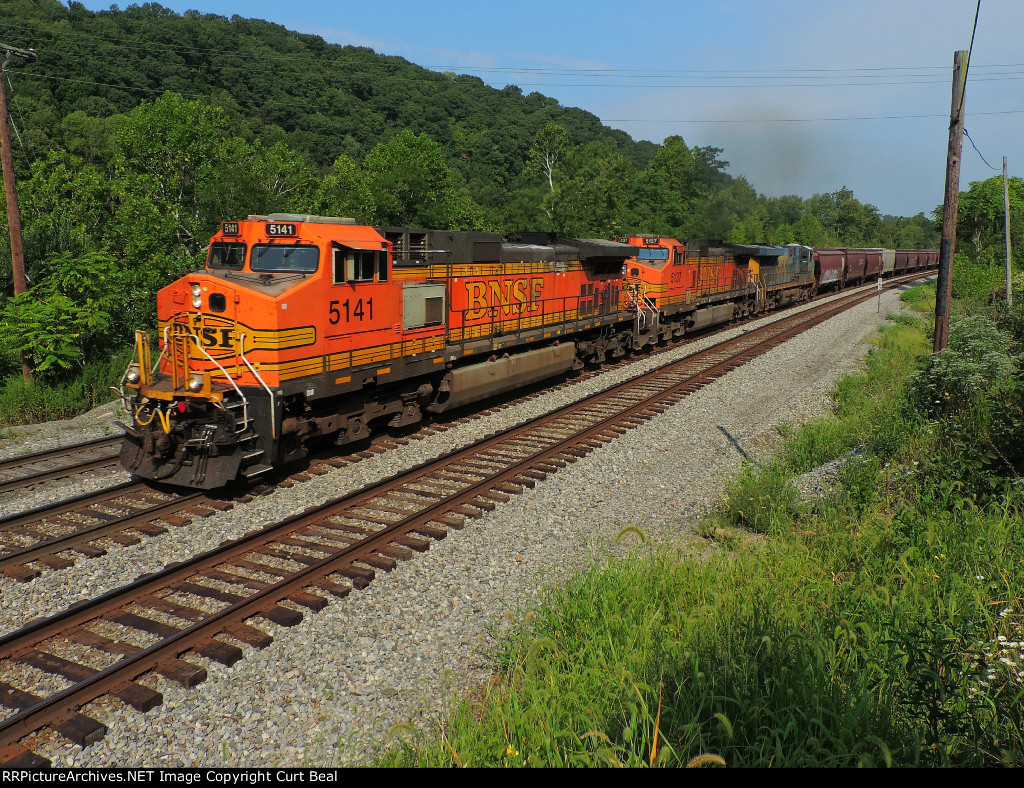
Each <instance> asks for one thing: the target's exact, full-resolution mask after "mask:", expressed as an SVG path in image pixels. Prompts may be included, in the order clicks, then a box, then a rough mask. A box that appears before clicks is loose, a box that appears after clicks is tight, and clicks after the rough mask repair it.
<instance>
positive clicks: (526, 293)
mask: <svg viewBox="0 0 1024 788" xmlns="http://www.w3.org/2000/svg"><path fill="white" fill-rule="evenodd" d="M543 292H544V280H543V279H541V278H540V277H534V278H530V277H522V278H520V279H502V280H500V281H494V282H466V295H467V296H468V297H469V307H468V309H467V310H466V320H479V319H480V318H482V317H484V316H485V315H486V314H487V313H488V310H491V309H501V313H502V315H505V316H508V315H519V314H522V313H523V312H533V311H534V310H537V309H540V308H541V307H540V304H539V303H538V301H540V298H541V295H542V294H543Z"/></svg>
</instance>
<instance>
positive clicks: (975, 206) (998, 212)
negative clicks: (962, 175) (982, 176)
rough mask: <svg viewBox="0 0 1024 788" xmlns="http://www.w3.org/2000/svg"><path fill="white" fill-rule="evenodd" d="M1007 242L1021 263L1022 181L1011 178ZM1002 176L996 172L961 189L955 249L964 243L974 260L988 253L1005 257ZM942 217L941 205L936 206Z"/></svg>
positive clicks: (1023, 240) (1023, 253)
mask: <svg viewBox="0 0 1024 788" xmlns="http://www.w3.org/2000/svg"><path fill="white" fill-rule="evenodd" d="M1007 186H1008V191H1009V196H1010V241H1011V248H1012V251H1013V257H1014V261H1015V262H1016V263H1017V265H1021V264H1024V250H1022V249H1021V246H1022V245H1024V181H1022V180H1021V179H1020V178H1010V179H1009V181H1008V184H1007ZM1003 205H1004V204H1003V178H1002V176H1001V175H997V176H995V177H993V178H989V179H988V180H984V181H974V182H972V183H971V185H970V186H969V187H968V189H967V191H966V192H960V202H959V210H958V212H957V222H956V234H957V245H958V248H963V247H964V246H965V245H966V244H970V247H968V248H967V249H964V251H969V252H970V254H971V256H972V257H974V259H975V260H977V259H979V258H981V257H983V256H987V257H988V258H989V259H992V260H1005V259H1006V251H1005V244H1006V240H1005V239H1006V229H1005V219H1004V213H1003ZM936 217H937V219H938V220H941V217H942V206H941V205H940V206H939V207H938V208H936Z"/></svg>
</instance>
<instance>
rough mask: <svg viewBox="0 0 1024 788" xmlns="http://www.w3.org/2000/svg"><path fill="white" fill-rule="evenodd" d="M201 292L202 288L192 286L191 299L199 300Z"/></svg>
mask: <svg viewBox="0 0 1024 788" xmlns="http://www.w3.org/2000/svg"><path fill="white" fill-rule="evenodd" d="M202 292H203V288H201V287H200V286H199V285H192V297H193V298H199V296H200V295H201V294H202Z"/></svg>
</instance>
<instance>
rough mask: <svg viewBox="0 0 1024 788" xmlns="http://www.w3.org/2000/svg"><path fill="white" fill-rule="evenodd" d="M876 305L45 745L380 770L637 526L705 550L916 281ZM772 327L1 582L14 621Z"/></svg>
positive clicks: (47, 750)
mask: <svg viewBox="0 0 1024 788" xmlns="http://www.w3.org/2000/svg"><path fill="white" fill-rule="evenodd" d="M876 305H877V301H875V300H871V301H868V302H867V303H865V304H862V305H860V306H859V307H855V308H854V309H853V310H850V311H848V312H846V313H844V314H843V315H841V316H839V317H836V318H833V319H831V320H829V321H827V322H826V323H824V324H822V325H820V326H818V327H816V328H814V329H811V330H810V331H809V332H805V333H804V334H802V335H800V336H799V337H797V338H795V339H793V340H791V341H789V342H787V343H785V344H784V345H782V346H780V347H778V348H776V349H774V350H772V351H771V352H769V353H768V354H766V355H764V356H762V357H760V358H758V359H755V360H754V361H752V362H750V363H748V364H747V365H745V366H744V367H742V368H740V369H738V370H735V371H733V372H731V373H729V374H728V375H726V376H725V377H723V378H721V379H720V380H718V381H716V382H715V383H713V384H711V385H709V386H707V387H705V388H703V389H701V390H700V391H698V392H696V393H694V394H692V395H690V396H688V397H687V398H685V399H684V400H683V401H682V402H680V403H679V404H678V405H676V406H674V407H672V408H670V409H669V410H667V411H666V412H665V413H663V414H661V415H660V416H658V417H657V418H655V419H653V420H651V421H650V422H647V423H645V424H643V425H642V426H640V427H638V428H637V429H634V430H630V431H629V432H627V433H626V434H624V435H623V436H621V437H620V438H619V439H617V440H615V441H613V442H612V443H611V444H609V445H607V446H605V447H603V448H601V449H598V450H596V451H594V452H593V453H591V454H590V455H588V456H586V457H584V458H583V459H581V460H580V461H579V462H576V463H574V464H571V465H569V466H567V467H566V468H564V469H562V470H560V471H559V472H558V473H556V474H553V475H551V476H549V477H548V479H547V480H546V481H544V482H540V483H538V484H537V487H536V489H534V490H533V491H529V492H527V493H525V494H523V495H519V496H514V497H513V498H512V500H511V501H510V502H508V503H506V504H502V505H499V506H498V507H497V508H496V509H495V511H493V512H491V513H489V514H486V515H485V516H484V517H482V518H480V519H478V520H472V521H470V522H469V525H468V527H467V528H466V529H465V530H463V531H452V532H451V533H450V534H449V536H448V538H447V539H445V540H443V541H441V542H438V543H435V544H433V545H432V547H431V549H430V550H429V551H428V552H427V553H425V554H423V555H419V556H417V557H416V558H414V559H413V560H411V561H408V562H403V563H402V564H400V566H399V567H398V569H397V570H396V571H394V572H392V573H378V576H377V579H376V580H375V581H374V582H373V583H372V584H371V585H370V586H369V587H368V588H367V589H365V590H363V591H360V592H356V593H353V594H351V595H350V596H349V597H348V598H347V599H344V600H337V601H332V603H331V604H330V605H329V606H328V607H327V608H326V609H325V610H324V611H322V612H321V613H317V614H314V613H309V612H307V614H306V616H305V619H304V620H303V622H302V623H301V624H300V625H299V626H296V627H293V628H289V629H282V628H280V627H277V626H276V625H273V624H271V623H269V622H260V626H261V627H262V628H264V629H266V631H268V632H269V633H270V634H272V635H273V636H274V638H275V639H274V642H273V643H272V644H271V645H270V646H269V647H267V648H266V649H264V650H262V651H258V650H255V649H252V648H250V647H247V646H246V647H244V651H245V655H246V656H245V659H243V660H242V661H241V662H239V663H237V664H236V665H234V666H233V667H231V668H227V667H225V666H223V665H220V664H219V663H216V662H212V661H209V660H205V659H203V658H201V657H193V656H189V657H188V659H190V660H193V661H196V662H198V663H201V664H203V665H204V666H205V667H206V669H207V671H208V672H209V678H208V679H207V681H206V682H205V683H203V684H201V685H199V686H198V687H196V688H194V689H190V690H186V689H182V688H181V687H180V686H179V685H176V684H173V683H170V682H167V681H165V680H163V679H162V678H160V677H155V676H154V677H147V678H146V679H144V681H145V682H146V683H148V684H150V685H151V686H153V687H155V688H157V689H159V690H160V691H161V692H163V693H164V704H163V705H162V706H159V707H157V708H155V709H153V710H152V711H150V712H148V713H146V714H144V715H143V714H139V713H137V712H135V711H133V710H131V709H128V708H126V707H124V706H123V704H121V703H120V701H117V700H116V699H112V698H104V699H101V700H100V701H97V702H96V703H93V704H90V705H89V706H87V707H86V708H85V709H84V711H85V713H87V714H90V715H92V716H95V717H96V718H98V719H101V720H102V721H104V722H105V723H107V725H108V727H109V728H110V730H109V732H108V734H107V736H106V738H105V739H103V740H102V741H100V742H98V743H97V744H95V745H93V746H91V747H89V748H87V749H85V750H83V749H82V748H80V747H78V746H75V745H72V744H70V743H68V742H67V741H65V740H63V739H62V738H60V737H59V736H56V735H54V734H50V733H44V734H42V736H41V739H42V741H41V742H40V745H39V746H38V747H37V748H36V749H37V751H38V752H39V753H40V754H43V755H45V756H47V757H50V758H53V759H54V763H55V765H75V766H135V765H139V766H143V765H149V766H193V765H204V766H272V765H288V766H304V765H313V766H317V765H339V764H350V763H359V762H365V760H366V759H368V758H369V757H372V755H373V753H374V752H375V751H377V750H378V748H379V747H381V746H385V745H386V744H387V742H388V732H389V731H390V730H391V729H392V728H393V727H394V726H395V725H398V724H402V723H406V722H409V721H412V722H414V723H415V724H430V721H431V720H434V719H436V718H438V717H439V715H441V714H442V713H443V711H444V709H445V708H447V704H448V702H449V701H450V699H451V698H452V697H453V695H455V694H458V693H464V692H466V691H468V690H471V689H473V688H474V687H477V686H479V685H480V684H482V683H484V682H485V681H486V680H487V678H488V675H489V672H490V670H491V662H490V661H489V658H488V656H487V655H488V653H489V652H490V648H491V646H492V643H493V640H492V634H491V633H492V632H493V631H494V630H495V629H499V630H500V629H501V628H502V627H503V626H506V625H507V624H508V623H509V622H510V621H511V619H512V617H513V615H514V613H515V611H516V610H518V609H520V608H522V607H524V606H528V605H530V604H531V602H533V601H534V600H535V599H536V597H537V594H538V591H539V590H540V589H541V588H542V587H543V586H544V585H545V584H547V583H550V582H553V581H559V580H562V579H564V578H565V577H566V576H567V574H569V573H571V572H573V571H575V570H577V569H580V568H583V567H585V566H587V565H588V564H589V563H590V562H591V561H592V560H594V558H595V556H600V555H602V554H604V553H605V552H606V551H609V550H612V551H615V550H624V549H628V546H629V545H628V543H629V542H630V540H628V539H627V540H617V539H616V537H617V536H618V535H619V534H620V532H621V531H622V530H623V529H624V528H627V527H629V526H632V527H635V528H638V529H640V530H641V531H643V532H644V533H645V534H646V535H647V536H648V537H649V539H650V540H651V541H652V542H654V543H657V544H663V545H669V546H672V547H674V548H677V549H679V550H681V551H683V552H688V551H692V552H697V551H699V550H701V549H706V548H704V541H703V540H702V539H700V538H699V537H698V536H697V535H696V523H697V519H698V518H699V517H700V515H702V514H704V513H705V512H706V511H708V510H709V509H710V508H711V507H712V506H713V505H714V504H715V502H716V501H717V499H718V496H719V494H720V492H721V489H722V485H723V483H724V482H725V481H726V480H727V479H728V478H729V477H730V476H731V475H732V474H733V473H735V472H736V470H737V469H738V468H740V467H741V466H742V463H743V461H744V459H759V458H763V457H765V456H767V455H768V454H769V453H770V452H771V449H772V446H773V445H774V442H775V440H776V439H777V438H778V435H779V433H778V429H777V427H778V425H779V423H780V422H784V421H796V422H799V421H802V420H805V419H806V418H808V417H810V416H812V415H815V414H819V413H821V412H823V411H825V410H826V409H827V408H828V407H829V404H830V400H829V396H828V392H829V391H830V389H831V388H832V386H833V385H834V384H835V382H836V381H837V379H838V378H839V377H840V376H841V375H842V374H844V373H845V372H847V371H849V370H851V369H855V368H856V367H857V366H858V365H859V364H860V363H861V359H862V358H863V356H864V354H865V353H866V352H867V345H866V344H865V340H866V339H868V338H869V337H871V336H872V335H873V334H875V332H876V331H877V328H878V325H879V324H880V323H881V322H883V320H884V315H885V314H886V313H888V312H891V311H895V310H897V309H898V308H899V301H898V291H896V292H890V293H886V294H884V295H883V296H882V314H881V315H879V314H877V312H876ZM773 319H776V316H772V317H769V318H765V320H773ZM758 324H759V323H754V324H745V325H744V326H740V327H735V328H732V329H730V330H729V331H728V332H723V333H722V334H719V335H716V336H715V337H707V338H703V339H700V340H697V341H694V342H691V343H688V344H686V345H685V346H683V347H680V348H676V349H674V350H672V351H670V352H669V353H666V354H663V355H660V356H657V357H652V358H650V359H643V360H642V361H640V362H639V363H638V364H635V365H631V366H628V367H625V366H624V367H619V368H614V369H610V370H609V371H608V372H607V373H605V374H602V375H600V376H598V377H595V378H592V379H590V380H586V381H581V382H580V383H578V384H577V385H574V386H567V387H563V388H561V389H559V390H558V391H555V392H551V393H550V394H544V395H541V396H539V397H536V398H533V399H530V400H528V401H526V402H523V403H519V404H517V405H515V406H513V407H510V408H506V409H504V410H501V411H498V412H496V413H493V414H490V415H488V416H485V417H482V418H479V419H476V420H474V421H471V422H467V423H464V424H459V425H457V426H455V427H453V428H452V429H450V430H447V431H445V432H443V433H438V434H434V435H430V436H428V437H425V438H423V439H422V440H416V441H412V442H410V444H409V445H408V446H404V447H402V448H401V449H398V450H395V451H390V452H387V453H384V454H381V455H377V456H374V457H371V458H368V459H366V460H364V461H362V462H359V463H357V464H353V465H350V466H346V467H342V468H340V469H337V470H335V471H333V472H331V473H328V474H326V475H325V476H321V477H317V478H315V479H312V480H310V481H308V482H305V483H303V484H299V485H296V486H295V487H293V488H291V489H288V490H278V491H275V492H274V494H273V495H270V496H267V497H264V498H259V499H257V500H256V501H254V502H252V503H251V504H248V505H239V506H236V507H235V508H234V509H233V510H231V511H229V512H223V513H218V514H217V515H215V516H213V517H210V518H207V519H204V520H203V521H202V523H201V524H193V525H191V526H186V527H183V528H179V529H174V530H172V531H171V532H169V533H168V534H165V535H163V536H158V537H154V538H151V539H146V540H144V541H143V542H142V543H141V544H140V545H137V546H134V547H121V546H118V545H112V546H111V547H110V549H109V552H108V553H107V555H105V556H102V557H100V558H97V559H93V560H80V561H78V562H77V563H76V565H75V566H74V567H71V568H69V569H66V570H63V571H59V572H47V573H45V574H44V575H43V576H42V577H40V578H38V579H36V580H34V581H33V582H31V583H27V584H18V583H15V582H13V581H10V580H7V579H6V578H0V589H2V594H3V597H4V600H5V604H4V606H3V609H2V610H0V632H9V631H11V630H13V629H15V628H17V627H19V626H22V625H24V624H25V623H27V622H28V621H30V620H32V619H34V618H37V617H40V616H45V615H52V614H53V613H56V612H59V611H60V610H62V609H63V608H65V607H67V606H68V605H70V604H72V603H73V602H74V601H77V600H79V599H85V598H89V597H92V596H95V595H97V594H100V593H102V592H104V591H106V590H109V589H111V588H115V587H117V586H120V585H123V584H124V583H127V582H129V581H131V580H132V579H134V578H136V577H137V576H138V575H140V574H143V573H146V572H152V571H156V570H159V569H160V568H162V567H163V566H164V565H165V564H167V563H169V562H171V561H177V560H182V559H184V558H187V557H190V556H191V555H194V554H195V553H197V552H200V551H202V550H207V549H211V548H213V547H215V546H216V545H218V544H219V543H220V542H222V541H224V540H225V539H229V538H234V537H238V536H241V535H242V534H244V533H246V532H247V531H250V530H252V529H253V528H257V527H260V526H262V525H264V524H266V523H268V522H271V521H276V520H279V519H281V518H283V517H286V516H288V515H291V514H295V513H298V512H300V511H302V510H303V509H305V508H307V507H309V506H312V505H315V504H318V503H320V502H322V501H325V500H328V499H330V498H334V497H337V496H339V495H343V494H345V493H346V492H349V491H352V490H356V489H359V488H360V487H362V486H363V485H365V484H367V483H370V482H372V481H375V480H377V479H380V478H383V477H385V476H388V475H391V474H394V473H396V472H398V471H400V470H402V469H404V468H407V467H410V466H412V465H414V464H416V463H418V462H421V461H423V460H426V459H429V458H430V457H433V456H436V455H437V454H439V453H441V452H443V451H447V450H450V449H452V448H454V447H457V446H463V445H468V444H470V443H473V442H474V441H476V440H478V439H479V438H480V437H481V436H483V435H484V434H486V433H489V432H494V431H496V430H499V429H505V428H507V427H509V426H511V425H512V424H513V423H518V422H520V421H524V420H526V419H528V418H532V417H533V416H536V415H539V414H540V413H542V412H547V411H549V410H551V409H554V408H556V407H559V406H561V405H564V404H566V403H567V402H570V401H575V400H578V399H581V398H583V397H586V396H588V395H589V394H592V393H593V392H594V391H596V390H600V389H604V388H607V387H608V386H610V385H613V384H614V383H617V382H619V381H620V380H622V379H625V378H627V377H632V376H634V375H636V374H639V373H640V372H643V371H646V370H647V369H648V368H650V367H652V366H659V365H661V364H664V363H666V362H667V361H671V360H674V359H675V358H678V357H680V356H683V355H688V354H690V353H692V352H694V351H696V350H699V349H702V348H703V347H705V346H707V345H710V344H714V343H717V342H718V341H720V340H721V338H722V336H723V335H725V336H729V335H732V334H734V333H739V332H742V331H746V330H749V328H750V327H752V326H753V325H758ZM81 439H82V438H79V440H81ZM33 448H35V447H34V446H33ZM39 448H42V447H41V446H40V447H39ZM5 450H7V449H6V447H5V445H3V444H0V452H3V451H5ZM0 456H2V455H0ZM619 541H623V542H626V544H619V543H618V542H619Z"/></svg>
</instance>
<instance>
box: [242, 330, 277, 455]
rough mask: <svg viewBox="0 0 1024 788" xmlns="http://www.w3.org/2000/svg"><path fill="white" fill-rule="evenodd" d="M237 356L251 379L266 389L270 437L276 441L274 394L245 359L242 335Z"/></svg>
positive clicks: (243, 336) (243, 335)
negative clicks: (268, 404) (268, 401)
mask: <svg viewBox="0 0 1024 788" xmlns="http://www.w3.org/2000/svg"><path fill="white" fill-rule="evenodd" d="M238 356H239V357H240V358H241V359H242V361H244V362H245V366H247V367H248V368H249V371H250V372H251V373H252V375H253V377H254V378H256V380H258V381H259V382H260V385H261V386H263V388H264V389H266V392H267V394H269V395H270V437H271V438H273V439H274V440H277V418H276V416H277V408H276V407H275V405H274V392H273V391H271V390H270V386H268V385H267V384H266V383H265V382H264V381H263V378H262V377H260V373H259V372H257V371H256V369H255V367H253V365H252V364H250V363H249V359H247V358H246V357H245V334H244V333H243V334H242V336H241V337H240V338H239V340H238ZM243 407H244V406H243Z"/></svg>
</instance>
